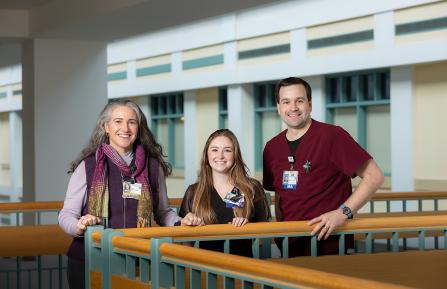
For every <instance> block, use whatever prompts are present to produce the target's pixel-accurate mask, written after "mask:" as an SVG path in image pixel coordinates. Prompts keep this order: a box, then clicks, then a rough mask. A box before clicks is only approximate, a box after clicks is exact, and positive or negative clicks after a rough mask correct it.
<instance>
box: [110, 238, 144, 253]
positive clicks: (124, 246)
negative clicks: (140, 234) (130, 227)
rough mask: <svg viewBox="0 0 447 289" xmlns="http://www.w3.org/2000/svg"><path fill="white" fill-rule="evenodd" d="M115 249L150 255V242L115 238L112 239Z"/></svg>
mask: <svg viewBox="0 0 447 289" xmlns="http://www.w3.org/2000/svg"><path fill="white" fill-rule="evenodd" d="M112 244H113V246H115V248H119V249H120V250H122V251H126V252H132V253H135V254H150V253H151V251H150V248H151V240H148V239H138V238H131V237H121V236H116V237H113V238H112Z"/></svg>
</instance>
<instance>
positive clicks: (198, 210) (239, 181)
mask: <svg viewBox="0 0 447 289" xmlns="http://www.w3.org/2000/svg"><path fill="white" fill-rule="evenodd" d="M219 136H225V137H227V138H228V139H230V141H231V142H232V144H233V152H234V163H233V165H232V166H231V168H230V170H229V175H230V180H231V181H232V182H233V183H234V185H235V186H236V187H237V188H238V189H239V190H240V191H241V193H243V194H244V207H243V208H235V209H234V211H235V215H236V216H237V217H244V218H250V217H251V215H252V213H253V211H254V209H253V207H254V205H253V201H254V197H255V196H254V195H255V192H254V189H255V186H256V183H257V181H256V180H254V179H252V178H250V177H249V175H248V168H247V166H246V165H245V163H244V161H243V159H242V155H241V149H240V147H239V142H238V140H237V138H236V136H235V135H234V133H233V132H231V131H230V130H228V129H219V130H216V131H215V132H213V133H212V134H211V135H210V136H209V137H208V140H207V141H206V144H205V147H204V148H203V153H202V160H201V163H200V172H199V178H198V182H197V184H196V185H195V186H194V198H193V201H192V207H191V211H192V213H194V214H196V215H197V216H199V217H200V218H202V219H203V221H204V222H205V224H213V223H215V221H216V215H215V213H214V212H213V210H212V208H211V193H212V192H213V188H214V186H213V175H212V169H211V166H210V164H209V160H208V148H209V146H210V144H211V142H212V141H213V140H214V139H215V138H216V137H219Z"/></svg>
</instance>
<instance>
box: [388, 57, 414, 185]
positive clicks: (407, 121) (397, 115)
mask: <svg viewBox="0 0 447 289" xmlns="http://www.w3.org/2000/svg"><path fill="white" fill-rule="evenodd" d="M412 75H413V68H412V67H411V66H402V67H393V68H391V76H390V78H391V84H390V85H391V87H390V89H391V104H390V110H391V112H390V113H391V178H392V179H391V189H392V190H393V191H413V190H414V179H413V174H414V158H413V131H414V125H413V119H414V113H413V102H414V100H413V88H412V87H413V85H412ZM405 128H406V129H405Z"/></svg>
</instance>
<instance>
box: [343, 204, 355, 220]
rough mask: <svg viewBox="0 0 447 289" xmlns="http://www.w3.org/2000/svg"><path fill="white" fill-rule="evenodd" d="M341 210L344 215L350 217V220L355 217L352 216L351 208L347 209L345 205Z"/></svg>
mask: <svg viewBox="0 0 447 289" xmlns="http://www.w3.org/2000/svg"><path fill="white" fill-rule="evenodd" d="M340 209H341V211H342V212H343V214H345V215H346V216H348V219H352V218H353V217H354V215H353V214H352V211H351V208H349V207H347V206H346V205H345V204H341V206H340Z"/></svg>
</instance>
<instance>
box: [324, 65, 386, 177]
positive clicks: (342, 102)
mask: <svg viewBox="0 0 447 289" xmlns="http://www.w3.org/2000/svg"><path fill="white" fill-rule="evenodd" d="M326 121H327V122H329V123H333V124H336V125H339V126H341V127H343V128H344V129H345V130H347V131H348V132H349V133H350V134H351V136H352V137H353V138H354V139H355V140H357V142H358V143H359V144H360V145H361V146H362V147H363V148H365V149H366V150H367V151H368V152H369V153H370V154H371V155H372V156H373V157H374V159H375V160H376V162H377V163H378V164H379V166H380V168H381V169H382V170H383V171H384V173H385V175H387V176H390V175H391V174H390V172H391V131H390V72H389V70H388V69H387V70H378V71H364V72H357V73H347V74H340V75H331V76H327V77H326Z"/></svg>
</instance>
